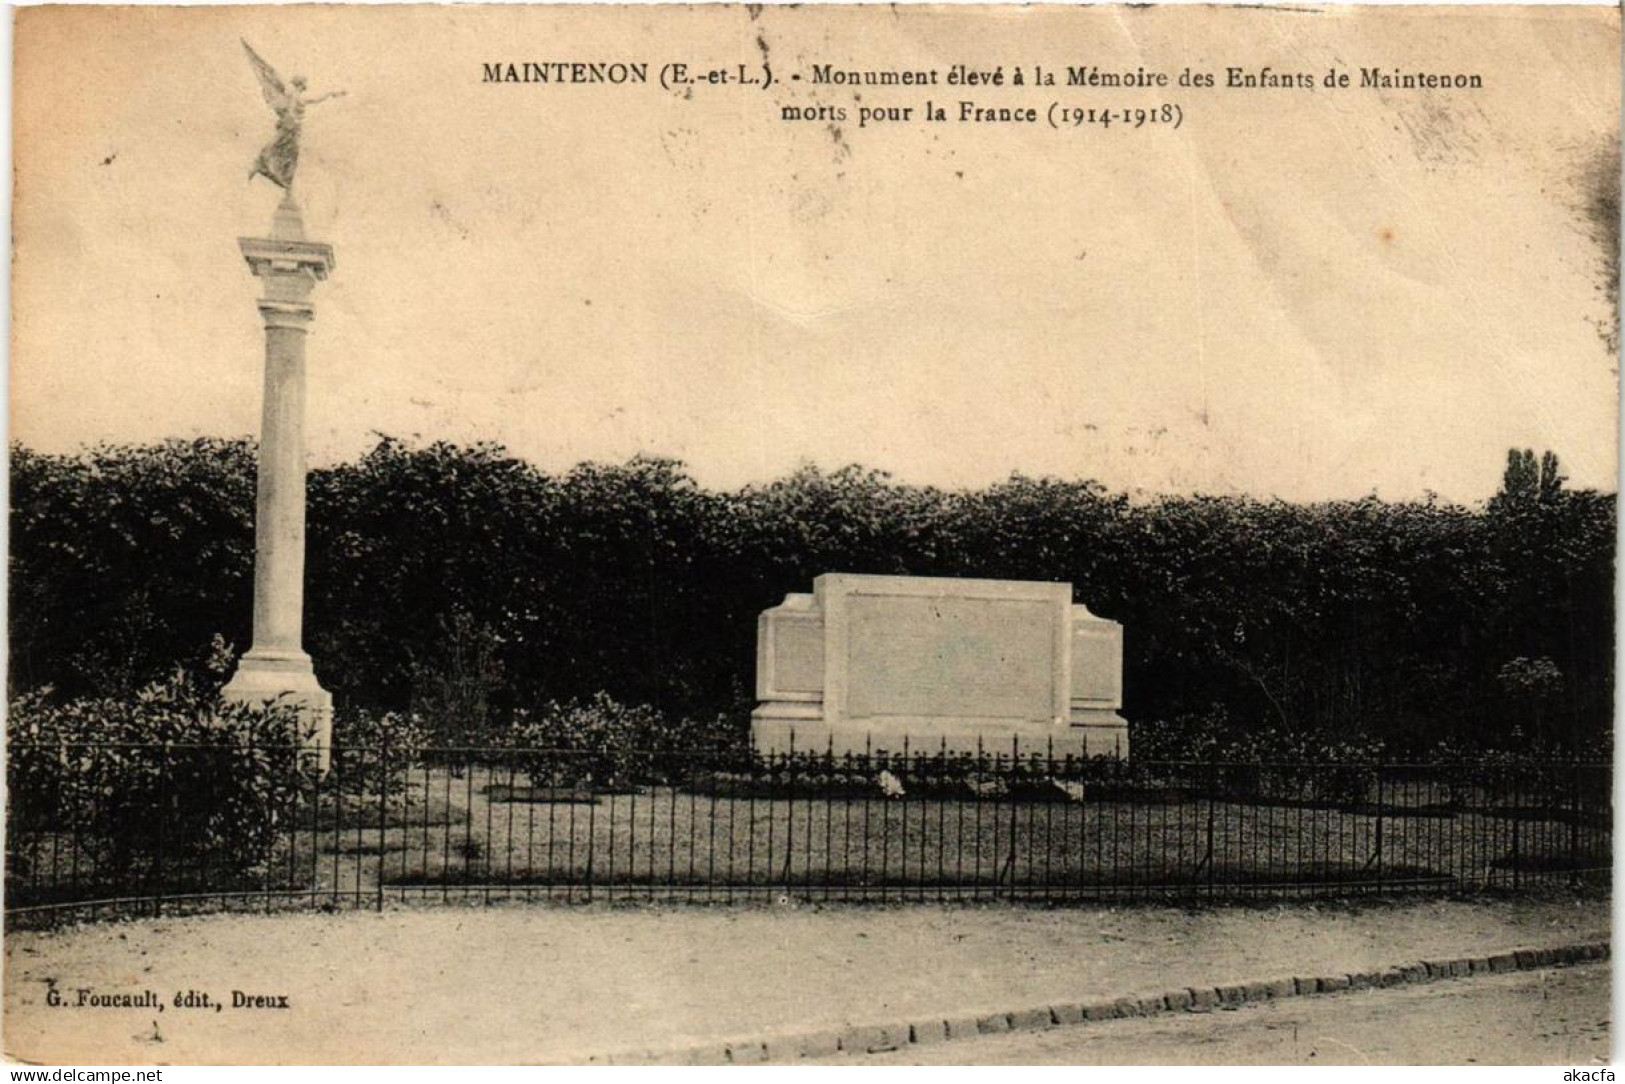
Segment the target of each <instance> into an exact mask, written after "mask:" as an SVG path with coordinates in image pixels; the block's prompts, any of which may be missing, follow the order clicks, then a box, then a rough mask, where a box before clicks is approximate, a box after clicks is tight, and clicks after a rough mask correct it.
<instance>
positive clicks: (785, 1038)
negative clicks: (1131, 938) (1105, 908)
mask: <svg viewBox="0 0 1625 1084" xmlns="http://www.w3.org/2000/svg"><path fill="white" fill-rule="evenodd" d="M1608 957H1609V943H1608V942H1607V941H1585V942H1579V943H1576V944H1570V945H1561V946H1558V947H1555V948H1517V949H1512V950H1511V951H1508V952H1499V953H1494V954H1491V955H1486V956H1457V957H1448V958H1444V959H1427V960H1410V961H1407V962H1405V963H1401V964H1396V965H1394V966H1391V967H1379V968H1372V969H1369V970H1365V971H1353V972H1349V973H1347V974H1341V975H1337V974H1333V975H1293V976H1290V977H1282V978H1276V979H1264V980H1259V981H1253V982H1234V983H1225V984H1223V985H1215V986H1199V987H1196V986H1193V987H1188V988H1181V989H1176V990H1169V991H1166V992H1164V993H1150V994H1130V995H1127V996H1124V997H1116V998H1097V999H1093V1000H1090V1001H1077V1002H1060V1003H1056V1004H1052V1005H1041V1006H1036V1007H1032V1008H1025V1009H1016V1010H1012V1011H1010V1012H998V1013H987V1014H983V1015H980V1016H954V1017H948V1018H946V1019H938V1018H934V1017H924V1018H920V1019H917V1020H913V1021H904V1022H901V1023H891V1024H866V1025H857V1026H850V1027H844V1028H834V1029H826V1030H823V1031H810V1032H803V1033H798V1034H794V1035H776V1036H771V1037H769V1038H765V1039H763V1038H756V1039H741V1040H736V1041H733V1042H715V1043H705V1044H702V1045H700V1046H693V1047H686V1048H683V1049H679V1050H662V1051H655V1050H626V1051H619V1052H616V1053H613V1054H604V1055H598V1056H594V1057H591V1058H588V1059H587V1061H586V1064H588V1065H759V1064H763V1063H766V1062H773V1063H780V1064H783V1063H794V1062H797V1061H802V1060H805V1059H808V1058H825V1057H830V1056H832V1055H835V1054H841V1053H848V1054H878V1053H881V1052H882V1051H887V1050H901V1049H903V1048H904V1047H906V1046H911V1045H912V1046H924V1045H926V1044H928V1043H941V1042H949V1041H952V1040H954V1039H965V1038H971V1037H973V1036H976V1035H998V1034H1001V1033H1004V1032H1011V1031H1043V1030H1046V1029H1048V1028H1054V1027H1067V1026H1072V1025H1077V1024H1086V1023H1089V1022H1091V1021H1095V1020H1118V1019H1122V1018H1125V1017H1134V1016H1154V1015H1158V1014H1162V1013H1174V1012H1194V1013H1210V1012H1214V1011H1215V1010H1218V1009H1234V1008H1237V1007H1239V1006H1241V1005H1244V1004H1247V1003H1249V1002H1255V1001H1273V1000H1278V999H1282V998H1289V997H1308V996H1311V995H1319V994H1335V993H1341V992H1344V991H1348V990H1364V989H1374V988H1379V987H1388V986H1401V985H1411V984H1419V983H1427V982H1440V981H1443V980H1445V979H1457V978H1468V977H1471V976H1473V975H1485V974H1501V973H1504V972H1510V971H1535V970H1539V969H1541V968H1547V967H1565V966H1569V965H1573V964H1583V963H1591V962H1594V961H1597V960H1606V959H1608Z"/></svg>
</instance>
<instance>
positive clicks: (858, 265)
mask: <svg viewBox="0 0 1625 1084" xmlns="http://www.w3.org/2000/svg"><path fill="white" fill-rule="evenodd" d="M1618 26H1619V15H1618V12H1617V11H1615V10H1613V9H1606V8H1601V9H1599V8H1592V9H1584V10H1574V9H1560V10H1554V9H1540V10H1532V9H1526V10H1521V11H1520V10H1506V9H1503V10H1498V11H1482V10H1479V11H1467V10H1456V11H1448V12H1439V11H1436V10H1415V9H1411V10H1382V11H1375V12H1370V13H1353V12H1349V11H1339V12H1335V13H1326V14H1294V13H1283V12H1263V11H1255V10H1228V11H1213V12H1209V11H1203V10H1198V9H1176V10H1160V11H1159V10H1119V9H1105V10H1084V11H1079V10H1063V9H1048V10H1044V9H1025V10H1020V9H1010V10H1005V11H1002V12H999V13H997V14H996V15H992V16H986V17H981V18H979V17H978V15H977V13H975V12H973V11H965V10H954V11H950V12H943V11H933V10H929V9H902V10H890V9H881V8H876V9H870V10H866V11H850V10H842V9H795V10H785V9H780V10H775V9H771V8H770V9H767V10H766V11H765V12H764V13H762V15H761V16H760V18H758V19H755V20H752V19H751V18H750V16H749V15H748V14H747V13H746V12H745V11H744V10H742V9H713V10H706V9H686V10H685V9H647V8H644V9H633V10H627V11H619V12H617V11H594V12H590V13H588V12H583V11H580V10H571V9H522V10H516V9H512V8H504V9H479V8H466V7H463V8H425V9H417V10H403V9H385V8H367V9H356V8H351V9H334V8H321V7H310V8H295V7H290V8H277V9H236V8H201V9H199V8H193V9H145V10H141V9H121V10H119V11H116V12H112V13H109V12H106V11H93V10H85V9H58V10H50V11H42V10H30V11H24V12H23V13H22V14H21V15H20V16H19V23H18V28H17V32H16V47H17V56H18V59H17V89H16V99H15V100H16V121H15V136H16V161H17V203H16V210H15V230H16V251H17V263H16V267H15V271H14V284H15V298H14V353H13V362H12V366H13V369H12V385H11V394H12V411H13V416H12V436H13V439H15V440H19V441H21V442H23V443H25V444H28V445H31V446H33V447H36V448H42V449H48V450H66V449H71V448H74V447H76V446H78V445H81V444H84V443H88V442H95V441H101V440H109V441H149V440H157V439H161V438H163V437H168V436H192V435H197V434H209V435H220V436H242V435H251V434H253V433H254V431H255V430H256V428H257V424H258V411H259V385H260V378H261V375H260V360H261V351H262V349H263V347H262V338H261V335H262V332H261V329H260V324H259V320H258V317H257V314H256V312H255V308H254V299H255V297H256V283H255V281H254V279H253V278H252V277H251V276H250V274H249V272H248V269H247V267H246V265H245V264H244V262H243V260H242V257H241V256H240V254H239V253H238V251H237V244H236V238H237V237H239V236H246V235H254V234H263V233H264V232H265V230H266V229H267V227H268V223H269V218H270V214H271V211H272V208H273V207H274V205H275V203H276V198H277V195H276V193H275V191H274V190H273V189H272V188H271V187H270V186H269V185H268V184H267V183H266V182H265V181H263V180H257V181H255V182H253V183H252V184H249V183H246V182H245V177H246V175H247V173H248V170H249V166H250V163H251V162H252V161H253V159H254V156H255V154H256V153H257V152H258V150H259V148H260V146H261V145H262V144H263V143H264V142H265V141H266V140H267V139H268V138H269V137H270V135H271V132H272V128H273V118H272V116H271V113H270V111H269V110H268V109H267V108H266V106H265V105H264V104H263V103H262V102H261V100H260V97H259V93H258V90H257V87H256V85H255V83H254V78H253V75H252V73H251V71H250V69H249V66H248V64H247V62H246V60H245V59H244V57H243V54H242V50H241V47H240V46H239V45H238V38H239V36H242V37H246V38H248V39H249V40H250V41H251V42H252V43H253V44H254V45H255V47H256V48H257V49H258V50H259V51H260V52H261V53H262V54H263V55H264V56H265V57H266V58H267V59H268V60H269V61H270V62H271V63H272V64H273V65H276V66H277V67H278V68H279V69H280V70H281V71H282V73H283V74H284V76H291V75H293V74H295V73H302V74H305V75H306V76H307V77H308V78H309V80H310V83H311V89H312V90H313V91H315V92H321V91H323V90H327V89H331V88H343V89H345V90H347V91H348V95H347V97H345V98H342V99H339V100H337V101H332V102H326V103H323V104H321V105H318V106H315V107H313V108H312V109H311V111H310V113H309V115H308V117H307V136H306V142H305V153H304V157H303V159H302V162H301V167H300V180H299V188H300V189H301V199H302V201H303V202H304V204H305V217H306V223H307V229H308V232H309V234H310V235H311V237H312V238H313V239H316V240H322V241H327V242H329V243H331V244H332V245H333V246H334V248H335V250H336V254H337V260H338V266H337V269H336V271H335V273H334V275H333V278H332V279H331V280H330V281H328V282H326V283H323V284H322V285H320V286H318V287H317V290H316V293H315V295H314V301H315V304H316V313H317V316H316V322H315V325H314V328H313V332H312V335H311V337H310V340H309V348H308V349H309V355H308V356H309V442H310V453H311V459H312V462H313V463H317V464H322V463H330V462H333V461H335V460H339V459H344V458H349V457H353V456H355V455H357V454H359V453H360V452H362V451H364V450H365V449H366V448H367V447H369V446H370V445H371V444H372V442H373V441H374V440H375V439H376V438H375V434H376V433H377V432H385V433H389V434H392V435H396V436H401V437H405V438H408V439H417V440H424V441H426V440H431V439H436V438H444V439H447V440H452V441H458V442H472V441H475V440H494V441H498V442H501V443H503V444H505V445H507V446H508V447H509V448H510V449H511V450H512V451H514V452H515V453H517V454H519V455H521V456H523V457H525V458H527V459H529V460H531V461H533V462H535V463H536V464H538V465H539V466H541V467H543V468H544V469H548V470H560V469H564V468H567V467H568V466H570V465H571V464H573V463H575V462H578V461H580V460H586V459H598V460H610V461H619V460H623V459H625V458H626V457H628V456H630V455H632V454H634V453H637V452H646V453H651V454H659V455H668V456H673V457H676V458H680V459H682V460H684V461H686V462H687V463H688V464H689V466H690V469H691V470H692V472H693V474H694V475H695V477H696V478H698V479H699V480H700V481H701V482H702V483H704V484H707V485H712V486H728V487H731V486H735V485H739V484H741V483H744V482H750V481H765V480H767V479H770V478H772V477H774V476H777V475H781V474H783V473H785V472H787V471H789V470H791V469H793V468H794V467H795V466H796V465H797V464H798V463H801V462H803V461H812V462H815V463H818V464H820V465H823V466H826V467H837V466H840V465H842V464H845V463H849V462H858V463H862V464H864V465H867V466H872V467H878V468H883V469H886V470H890V471H892V472H893V473H894V474H895V475H896V476H897V477H898V478H899V479H901V480H903V481H909V482H922V483H936V484H941V485H947V486H962V485H982V484H985V483H988V482H991V481H995V480H998V479H1000V478H1003V477H1005V476H1007V475H1008V474H1010V473H1011V472H1012V471H1022V472H1024V473H1028V474H1054V475H1059V476H1063V477H1092V478H1096V479H1099V480H1100V481H1102V482H1104V483H1106V484H1107V485H1108V486H1111V487H1113V488H1117V489H1126V490H1130V491H1142V492H1150V493H1157V492H1190V491H1196V490H1200V491H1205V492H1248V493H1253V494H1258V495H1279V496H1282V497H1287V498H1293V499H1306V498H1320V497H1343V496H1355V495H1360V494H1364V493H1369V492H1373V491H1375V492H1377V493H1379V494H1381V495H1382V496H1385V497H1391V498H1403V497H1412V496H1417V495H1420V494H1421V493H1422V492H1423V491H1425V490H1433V491H1436V492H1438V493H1441V494H1442V495H1444V496H1445V497H1447V498H1451V499H1455V500H1460V501H1477V500H1482V499H1483V498H1485V497H1487V496H1488V495H1489V494H1490V493H1491V492H1492V491H1493V490H1494V488H1495V486H1496V484H1497V483H1498V481H1499V476H1500V470H1501V466H1502V463H1503V460H1504V457H1505V452H1506V449H1507V448H1508V447H1509V446H1512V445H1518V446H1532V447H1534V448H1536V449H1544V448H1551V449H1553V450H1555V451H1557V452H1558V453H1559V454H1560V455H1561V456H1562V457H1563V460H1564V463H1565V465H1566V468H1567V470H1568V472H1569V474H1570V475H1571V477H1572V479H1573V482H1574V484H1576V485H1582V486H1593V487H1598V488H1603V489H1608V490H1612V489H1614V488H1615V475H1616V464H1617V438H1616V434H1617V420H1616V419H1617V413H1616V410H1617V367H1616V363H1615V359H1614V358H1613V357H1612V356H1611V354H1610V353H1609V350H1608V348H1607V346H1606V345H1605V343H1604V342H1603V339H1602V338H1601V336H1600V335H1599V332H1598V324H1599V322H1601V321H1603V320H1605V319H1606V317H1607V315H1608V305H1607V302H1606V300H1605V299H1604V298H1603V296H1602V294H1601V293H1600V292H1599V289H1598V286H1597V283H1598V281H1599V278H1600V276H1601V274H1602V253H1601V248H1600V245H1599V243H1598V241H1597V240H1596V238H1595V237H1594V236H1593V235H1592V228H1591V225H1590V223H1589V222H1588V220H1587V218H1586V216H1585V214H1584V213H1583V208H1584V206H1585V204H1586V201H1587V199H1588V191H1587V183H1588V182H1587V177H1588V176H1589V175H1590V174H1591V173H1592V172H1593V164H1594V163H1595V162H1596V161H1597V159H1598V157H1599V155H1601V154H1603V153H1606V147H1607V141H1608V139H1609V138H1610V135H1611V133H1614V132H1616V131H1617V129H1618V122H1619V118H1618V96H1619V70H1618V64H1619V38H1618ZM758 36H760V39H761V40H760V42H758V40H757V39H758ZM764 49H765V50H766V55H767V56H768V57H769V58H770V63H771V65H772V66H773V69H774V71H775V74H776V77H777V78H778V79H779V80H780V81H781V82H783V81H785V80H788V79H789V77H790V75H791V74H793V73H797V72H799V73H802V74H803V80H804V81H803V82H802V83H801V84H795V85H791V84H788V83H785V84H784V85H783V86H781V87H776V88H774V89H773V90H771V91H767V92H764V91H762V90H759V89H756V90H741V89H738V88H725V89H719V88H713V87H697V88H694V90H693V93H692V95H691V96H687V97H685V96H683V95H681V94H672V93H668V92H666V91H663V90H662V89H661V88H659V87H658V86H654V85H650V86H645V87H602V86H490V85H481V83H480V76H481V69H482V65H483V64H484V63H486V62H496V61H510V60H511V61H515V62H522V61H526V60H532V61H543V60H574V59H585V60H593V59H606V60H607V59H637V60H646V61H648V62H649V63H650V66H651V72H653V71H655V70H657V69H658V67H659V65H660V64H661V63H663V62H664V61H666V60H683V61H686V62H688V63H690V64H691V65H692V66H694V67H696V68H698V67H701V66H708V65H711V64H715V65H719V66H720V65H728V66H733V65H737V64H740V63H745V64H750V65H759V64H760V63H761V60H762V57H763V55H764V53H763V51H764ZM825 62H828V63H833V64H835V65H836V66H837V67H840V68H921V67H936V68H938V69H940V70H942V71H944V72H946V70H947V68H948V67H949V66H950V65H952V64H954V63H956V62H965V63H968V64H972V65H975V66H978V67H989V68H990V67H993V66H995V65H999V64H1003V65H1005V66H1006V68H1007V69H1008V68H1009V67H1010V66H1011V65H1016V64H1020V65H1025V66H1028V67H1029V69H1030V66H1031V65H1032V64H1035V63H1037V64H1043V65H1045V66H1046V67H1051V68H1052V69H1059V68H1064V67H1065V66H1067V65H1081V64H1095V65H1101V66H1103V67H1135V66H1139V65H1144V66H1146V67H1150V68H1160V69H1163V70H1167V71H1170V72H1173V73H1177V72H1178V71H1180V70H1181V69H1182V68H1183V67H1185V66H1186V65H1191V66H1193V67H1197V68H1202V69H1205V70H1214V71H1217V72H1219V73H1220V78H1221V81H1222V78H1223V69H1224V68H1225V67H1226V66H1228V65H1232V64H1234V65H1241V66H1246V67H1248V68H1249V69H1257V68H1258V67H1261V66H1263V65H1270V66H1272V67H1273V68H1275V69H1276V70H1287V71H1305V72H1311V73H1315V74H1316V75H1317V77H1318V76H1319V75H1322V74H1324V73H1325V71H1326V69H1327V68H1328V67H1330V66H1333V65H1338V66H1341V67H1344V68H1346V69H1350V70H1355V71H1356V79H1357V78H1358V75H1357V69H1358V68H1359V67H1361V66H1367V65H1377V66H1381V67H1384V68H1391V67H1394V66H1399V67H1404V68H1423V69H1425V70H1428V71H1437V70H1447V71H1477V72H1481V73H1482V74H1483V75H1484V77H1485V83H1486V86H1485V88H1484V89H1483V90H1480V91H1474V92H1468V91H1436V92H1431V93H1429V92H1418V91H1376V90H1359V89H1351V90H1347V91H1341V92H1337V93H1336V94H1331V93H1326V92H1323V91H1318V90H1317V91H1314V92H1293V91H1278V90H1256V91H1227V92H1216V91H1198V90H1190V89H1179V88H1173V89H1170V90H1168V91H1162V92H1158V91H1149V92H1148V91H1136V92H1131V93H1126V94H1125V93H1123V92H1110V91H1088V90H1082V89H1078V88H1073V89H1067V88H1064V87H1062V88H1043V89H1034V88H1029V89H1020V88H1003V89H998V88H977V89H975V90H964V89H956V88H948V87H938V88H927V89H915V88H887V89H882V88H867V89H864V90H859V91H858V93H861V94H863V95H864V97H865V99H866V100H867V101H868V102H870V103H875V104H879V103H885V104H898V105H910V106H914V107H915V108H916V112H918V107H919V106H920V105H921V104H923V101H924V99H926V98H934V99H936V100H938V101H939V102H943V101H946V102H949V103H952V102H954V101H957V100H959V99H961V98H974V99H976V100H978V101H979V102H983V103H985V104H988V105H1014V104H1027V103H1032V104H1036V105H1037V106H1038V107H1039V108H1040V112H1041V113H1042V112H1043V108H1044V106H1046V105H1047V104H1048V103H1049V102H1051V101H1056V100H1060V101H1064V102H1065V103H1067V104H1079V105H1100V106H1108V105H1113V104H1118V105H1153V104H1157V103H1158V102H1160V101H1163V100H1169V101H1174V102H1177V103H1179V104H1180V106H1181V108H1182V110H1183V114H1184V121H1183V125H1182V127H1181V128H1180V129H1179V130H1178V131H1170V130H1166V129H1153V128H1146V129H1141V130H1138V131H1130V130H1124V129H1123V128H1122V127H1121V126H1115V127H1113V128H1111V129H1109V130H1098V129H1092V128H1086V129H1083V130H1079V131H1075V132H1056V131H1053V130H1051V129H1050V128H1049V127H1047V126H1044V125H1039V126H1036V127H1035V126H1020V127H1018V126H1006V127H994V128H991V129H976V128H972V127H969V126H965V125H955V124H925V123H920V122H918V121H915V122H913V123H909V124H904V125H896V126H892V127H889V128H867V129H861V130H860V129H859V128H858V126H857V123H856V117H855V110H856V106H857V105H858V104H859V103H857V102H855V101H854V99H853V91H852V90H851V89H846V88H840V89H835V88H812V87H809V86H808V85H807V84H806V82H805V80H806V79H807V78H808V77H809V73H810V65H811V64H813V63H825ZM819 102H821V103H826V104H835V105H844V106H846V107H847V108H848V109H850V110H852V111H853V116H852V117H851V118H850V119H849V120H848V121H847V122H845V123H842V124H839V125H836V126H831V125H827V124H821V123H808V122H801V123H786V122H784V121H782V120H780V119H779V108H778V107H779V106H780V105H782V104H786V103H795V104H810V103H819ZM837 128H838V131H837V130H836V129H837Z"/></svg>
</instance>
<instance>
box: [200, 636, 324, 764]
mask: <svg viewBox="0 0 1625 1084" xmlns="http://www.w3.org/2000/svg"><path fill="white" fill-rule="evenodd" d="M220 697H221V699H223V700H227V701H229V702H231V703H234V704H251V705H253V706H255V707H263V706H265V705H266V704H268V703H270V702H272V701H275V700H281V701H283V702H285V703H291V704H293V705H294V706H295V707H296V708H297V709H298V712H299V723H300V727H299V729H300V731H301V732H302V733H303V734H304V735H305V740H306V741H307V742H308V743H309V744H310V745H311V746H312V747H313V748H314V749H315V750H316V755H317V761H318V764H319V767H320V769H321V771H323V772H326V771H327V768H328V763H329V760H330V758H331V746H332V744H333V694H332V693H330V692H328V691H327V690H326V689H324V688H322V687H321V686H320V685H318V684H317V683H316V672H315V671H314V670H313V669H312V668H311V665H310V656H309V655H306V654H305V653H304V652H303V651H260V650H253V651H249V652H248V653H247V654H246V655H244V656H243V657H242V658H241V659H239V660H238V662H237V672H236V673H235V674H233V675H232V676H231V680H230V681H228V682H227V683H226V686H225V688H223V689H221V690H220Z"/></svg>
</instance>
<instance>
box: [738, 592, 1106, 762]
mask: <svg viewBox="0 0 1625 1084" xmlns="http://www.w3.org/2000/svg"><path fill="white" fill-rule="evenodd" d="M1122 674H1123V626H1121V625H1119V624H1118V623H1117V622H1115V621H1107V620H1104V619H1102V618H1099V617H1096V616H1094V615H1093V614H1091V613H1090V612H1089V610H1088V609H1087V608H1086V607H1084V606H1079V605H1074V604H1073V602H1072V586H1071V585H1070V584H1065V583H1035V582H1026V581H1019V580H969V579H942V578H929V577H923V576H864V575H855V574H851V573H829V574H826V575H823V576H819V577H818V578H817V579H815V580H814V581H813V593H812V594H810V595H806V594H793V595H789V596H787V597H786V598H785V600H784V602H783V603H782V604H781V605H779V606H775V607H774V608H773V609H771V610H765V611H763V613H762V615H761V617H760V618H759V619H758V620H757V625H756V698H757V700H758V701H759V703H758V706H757V708H756V710H755V711H754V712H752V713H751V735H752V738H753V740H754V742H755V744H756V748H757V749H758V750H759V751H762V752H786V751H788V750H790V749H791V748H792V743H793V747H794V748H795V749H796V750H798V751H805V752H823V751H826V750H829V749H831V748H833V749H834V751H835V752H836V753H837V754H841V753H846V752H856V753H862V752H864V751H866V750H869V751H879V750H882V749H884V750H886V751H887V752H892V753H898V752H901V751H902V749H903V740H904V738H905V737H906V738H907V740H908V748H909V751H910V752H913V751H916V750H917V751H919V752H921V753H933V752H938V751H941V750H942V749H943V748H944V747H946V748H947V749H948V751H950V752H956V753H957V752H971V753H974V752H976V751H977V749H978V748H980V749H982V750H983V751H985V752H988V753H1009V752H1010V751H1011V749H1012V742H1013V741H1015V742H1018V743H1019V748H1020V749H1021V751H1022V752H1023V753H1033V752H1036V753H1040V754H1049V753H1051V752H1053V755H1055V756H1057V757H1062V756H1068V755H1070V756H1097V755H1101V754H1106V755H1114V756H1122V757H1126V756H1127V755H1128V724H1127V723H1126V722H1125V721H1124V719H1123V718H1122V716H1120V715H1118V714H1117V709H1118V708H1119V707H1121V706H1122Z"/></svg>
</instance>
